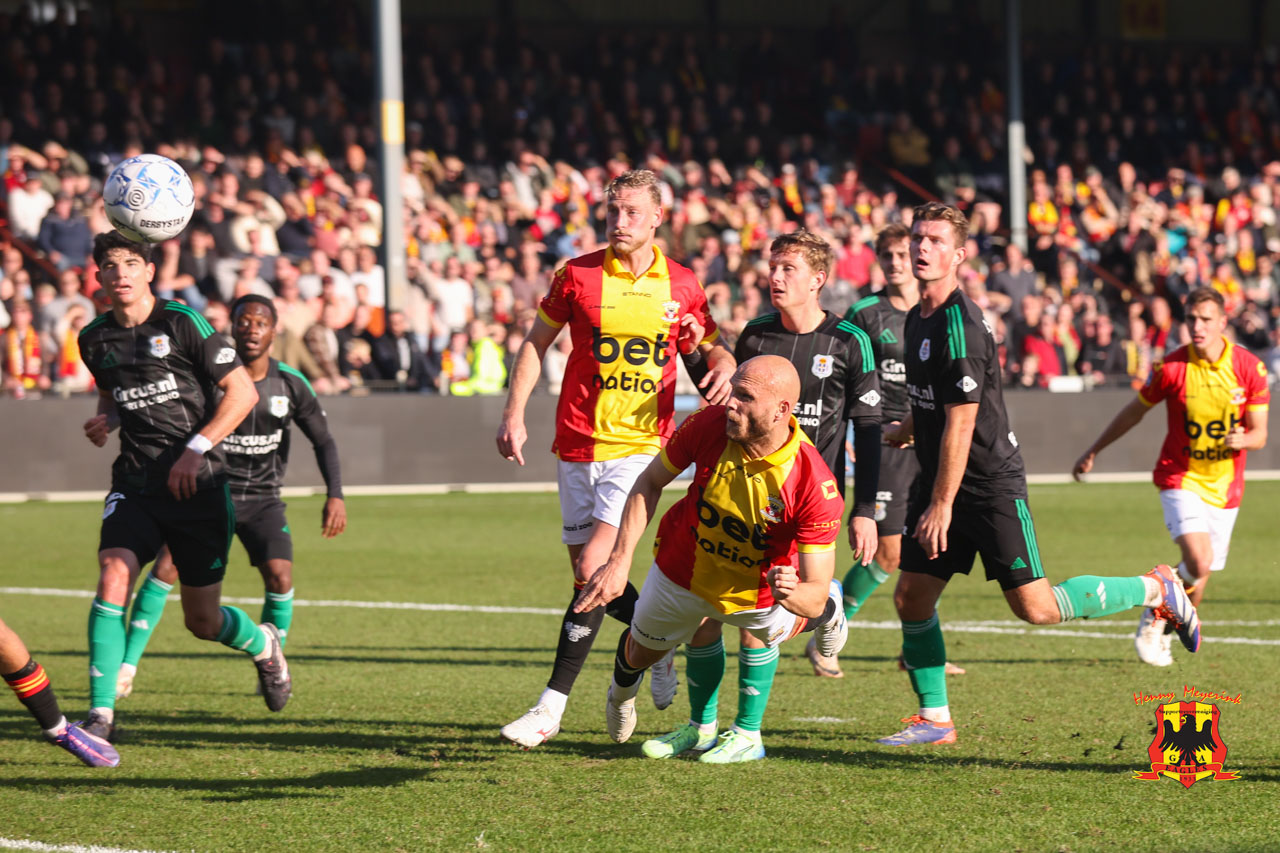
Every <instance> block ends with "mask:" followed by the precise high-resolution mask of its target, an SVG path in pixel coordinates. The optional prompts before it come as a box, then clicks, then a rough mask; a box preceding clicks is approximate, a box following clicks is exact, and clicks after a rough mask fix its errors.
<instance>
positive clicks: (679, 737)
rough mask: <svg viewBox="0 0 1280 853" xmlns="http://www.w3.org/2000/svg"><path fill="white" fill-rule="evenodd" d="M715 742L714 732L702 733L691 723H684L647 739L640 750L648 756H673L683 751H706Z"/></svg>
mask: <svg viewBox="0 0 1280 853" xmlns="http://www.w3.org/2000/svg"><path fill="white" fill-rule="evenodd" d="M715 742H716V733H715V732H707V733H706V734H703V733H702V732H700V731H699V730H698V727H697V726H695V725H693V724H692V723H686V724H685V725H683V726H681V727H680V728H678V729H676V730H675V731H674V732H672V733H671V734H668V735H663V736H662V737H656V738H653V739H651V740H647V741H645V742H644V744H643V745H642V746H641V747H640V751H641V752H643V753H644V754H645V755H647V756H648V757H649V758H674V757H675V756H677V755H680V754H681V753H684V752H706V751H707V750H708V749H710V748H711V747H712V745H714V744H715Z"/></svg>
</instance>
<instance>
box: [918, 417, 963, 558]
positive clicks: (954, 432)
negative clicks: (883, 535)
mask: <svg viewBox="0 0 1280 853" xmlns="http://www.w3.org/2000/svg"><path fill="white" fill-rule="evenodd" d="M977 422H978V404H977V403H949V404H948V405H947V425H946V426H945V427H943V428H942V447H941V448H940V453H939V456H938V476H937V477H936V478H935V479H934V481H933V496H932V498H931V500H930V502H929V506H928V507H927V508H926V509H925V511H924V513H923V514H922V515H921V516H920V520H919V522H917V524H916V529H915V537H916V541H917V542H919V543H920V545H921V547H923V548H924V552H925V554H926V555H928V557H929V559H930V560H932V559H935V558H936V557H937V556H938V555H939V554H941V553H942V552H943V551H945V550H947V530H948V529H949V528H950V527H951V508H952V506H953V505H954V504H955V500H956V493H957V492H959V491H960V481H961V480H963V479H964V471H965V467H966V466H967V465H968V463H969V448H970V446H971V445H972V444H973V428H974V425H975V424H977Z"/></svg>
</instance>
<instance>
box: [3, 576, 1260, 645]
mask: <svg viewBox="0 0 1280 853" xmlns="http://www.w3.org/2000/svg"><path fill="white" fill-rule="evenodd" d="M0 595H42V596H52V597H59V598H93V596H94V593H93V591H92V590H85V589H55V588H52V587H26V586H0ZM178 599H179V597H178V596H176V595H170V596H169V600H170V601H177V600H178ZM222 600H223V602H225V603H227V604H260V603H261V602H262V599H261V598H239V597H234V596H227V597H225V598H223V599H222ZM293 603H294V606H295V607H351V608H359V609H364V610H417V611H426V612H433V613H504V614H528V615H533V616H559V615H561V614H562V613H564V611H563V610H559V609H557V608H554V607H499V606H495V605H488V604H428V603H418V602H411V601H347V600H343V599H314V600H313V599H307V598H298V599H294V602H293ZM1105 624H1108V625H1116V626H1120V625H1121V624H1123V623H1120V622H1115V621H1112V622H1109V623H1105ZM1208 624H1209V627H1212V626H1213V624H1214V623H1208ZM1220 624H1228V623H1220ZM849 627H850V628H851V629H856V628H867V629H869V630H873V631H897V630H900V629H901V628H902V625H901V623H899V622H897V621H896V620H892V621H883V622H854V623H851V624H850V625H849ZM943 627H944V628H945V629H946V630H948V631H951V632H953V633H964V634H1014V635H1027V636H1048V637H1081V638H1084V639H1088V640H1130V639H1132V638H1133V632H1132V631H1125V633H1122V634H1117V633H1107V632H1104V631H1090V630H1086V629H1085V628H1084V626H1083V625H1082V626H1081V627H1079V628H1075V627H1064V628H1042V627H1029V626H1027V624H1026V623H1025V622H1015V621H1012V620H1003V621H1002V620H989V621H979V622H965V621H957V622H944V623H943ZM1204 641H1205V642H1206V643H1232V644H1236V645H1246V646H1280V640H1263V639H1258V638H1256V637H1215V636H1207V637H1205V638H1204Z"/></svg>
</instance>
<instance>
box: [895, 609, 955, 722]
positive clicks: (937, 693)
mask: <svg viewBox="0 0 1280 853" xmlns="http://www.w3.org/2000/svg"><path fill="white" fill-rule="evenodd" d="M902 662H903V663H904V664H906V666H907V674H908V675H910V676H911V689H913V690H915V691H916V695H917V696H919V697H920V707H921V708H942V707H944V706H945V705H946V704H947V644H946V642H945V641H944V640H943V639H942V624H941V623H940V622H938V612H937V611H936V610H935V611H934V613H933V616H932V617H931V618H929V619H926V620H924V621H923V622H909V621H907V620H905V619H904V620H902Z"/></svg>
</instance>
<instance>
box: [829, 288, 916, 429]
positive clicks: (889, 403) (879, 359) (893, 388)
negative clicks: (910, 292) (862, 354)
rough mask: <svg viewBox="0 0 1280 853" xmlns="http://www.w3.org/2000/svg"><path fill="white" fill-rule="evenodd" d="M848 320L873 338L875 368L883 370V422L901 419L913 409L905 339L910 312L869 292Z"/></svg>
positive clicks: (881, 390)
mask: <svg viewBox="0 0 1280 853" xmlns="http://www.w3.org/2000/svg"><path fill="white" fill-rule="evenodd" d="M844 318H845V320H847V321H848V322H850V323H853V325H855V326H857V327H858V328H859V329H862V330H863V331H864V332H866V333H867V337H869V338H871V349H872V350H873V351H874V352H875V355H876V372H877V373H879V374H880V396H881V397H882V398H883V399H882V401H881V403H880V410H881V411H880V416H881V417H882V418H883V419H884V421H883V422H884V423H893V422H894V421H901V420H902V419H903V418H905V417H906V416H907V414H908V413H909V412H910V411H911V400H910V399H909V398H908V397H907V365H906V363H905V362H904V361H903V359H902V354H903V352H905V350H904V349H903V346H902V341H903V338H904V336H905V335H906V323H907V312H906V311H902V310H899V309H897V308H894V307H893V303H891V302H890V301H889V300H888V299H887V298H886V297H884V296H868V297H867V298H866V299H860V300H858V301H857V302H855V303H853V306H852V307H850V308H849V311H848V313H846V314H845V315H844Z"/></svg>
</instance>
